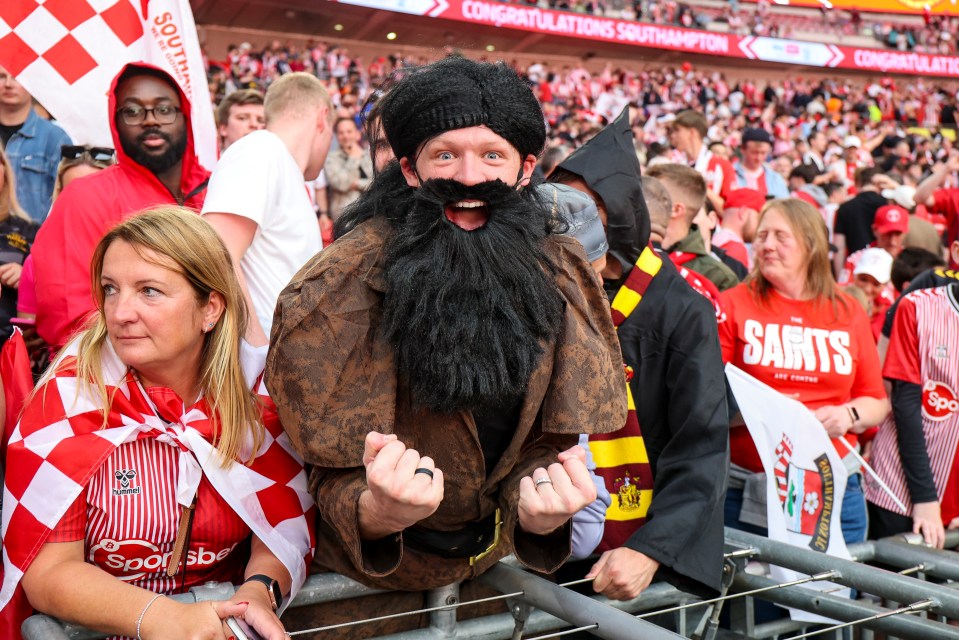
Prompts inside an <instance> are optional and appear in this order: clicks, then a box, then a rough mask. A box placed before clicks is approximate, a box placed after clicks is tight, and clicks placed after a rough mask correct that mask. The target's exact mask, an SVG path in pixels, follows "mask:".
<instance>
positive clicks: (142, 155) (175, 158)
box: [120, 129, 186, 173]
mask: <svg viewBox="0 0 959 640" xmlns="http://www.w3.org/2000/svg"><path fill="white" fill-rule="evenodd" d="M147 135H158V136H160V137H161V138H163V139H164V140H166V141H167V143H169V145H170V146H169V147H168V148H167V150H166V151H165V152H163V155H160V156H157V155H153V154H151V153H149V152H147V151H146V149H144V148H143V139H144V138H145V137H146V136H147ZM120 143H121V144H122V145H123V150H124V151H125V152H126V154H127V155H128V156H130V159H131V160H133V161H134V162H136V163H137V164H139V165H142V166H144V167H146V168H147V169H148V170H149V171H150V173H163V172H164V171H167V170H168V169H170V168H172V167H173V166H174V165H175V164H176V163H177V162H179V161H180V160H181V159H182V158H183V154H184V153H186V132H184V134H183V136H181V137H180V139H179V140H174V139H173V137H172V136H170V135H169V134H167V133H165V132H163V131H160V130H158V129H147V130H146V131H144V132H143V133H141V134H140V135H138V136H137V138H136V140H135V141H134V143H133V144H130V145H128V144H127V142H126V141H125V140H123V139H121V140H120Z"/></svg>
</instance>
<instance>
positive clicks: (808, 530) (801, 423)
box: [726, 364, 850, 622]
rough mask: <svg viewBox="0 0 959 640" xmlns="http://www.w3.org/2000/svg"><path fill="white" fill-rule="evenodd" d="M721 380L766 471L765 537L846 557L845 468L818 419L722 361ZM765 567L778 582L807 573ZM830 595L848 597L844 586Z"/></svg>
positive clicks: (798, 614)
mask: <svg viewBox="0 0 959 640" xmlns="http://www.w3.org/2000/svg"><path fill="white" fill-rule="evenodd" d="M726 378H727V379H728V380H729V386H730V388H732V391H733V395H735V396H736V402H737V404H739V410H740V412H741V413H742V416H743V420H744V421H745V422H746V427H747V428H748V429H749V435H751V436H752V439H753V442H754V443H755V444H756V450H757V451H758V452H759V457H760V458H761V459H762V462H763V469H764V471H765V472H766V515H767V518H768V527H769V534H768V535H769V538H770V539H771V540H778V541H780V542H787V543H789V544H793V545H796V546H798V547H805V548H808V549H813V550H816V551H822V552H824V553H828V554H829V555H831V556H836V557H837V558H844V559H846V560H849V559H850V555H849V551H848V549H846V541H845V540H844V539H843V537H842V528H841V527H840V524H839V514H840V513H841V512H842V496H843V494H844V493H845V491H846V476H847V473H846V467H845V465H844V464H843V462H842V459H841V458H840V457H839V454H838V453H836V449H835V447H833V444H832V441H831V440H830V439H829V436H828V435H827V434H826V430H825V429H824V428H823V426H822V423H821V422H819V420H817V419H816V416H814V415H813V414H812V412H811V411H809V409H807V408H806V407H805V406H803V404H802V403H801V402H799V401H798V400H793V399H792V398H787V397H786V396H784V395H782V394H781V393H779V392H778V391H776V390H775V389H773V388H772V387H770V386H768V385H766V384H763V383H762V382H760V381H759V380H756V379H755V378H753V377H752V376H750V375H749V374H747V373H745V372H744V371H742V370H741V369H739V368H737V367H735V366H733V365H731V364H727V365H726ZM770 571H771V573H772V577H773V579H774V580H777V581H779V582H790V581H793V580H798V579H800V578H804V577H806V576H805V575H804V574H801V573H798V572H796V571H791V570H789V569H784V568H783V567H777V566H775V565H772V566H771V567H770ZM803 586H804V587H807V588H810V589H817V590H819V591H823V590H827V589H828V590H832V589H834V588H835V586H834V585H833V584H831V583H829V582H810V583H807V584H804V585H803ZM831 595H836V596H844V597H849V590H848V589H842V590H840V591H836V592H834V593H832V594H831ZM789 611H790V614H791V615H792V617H793V619H794V620H805V621H808V622H833V621H832V620H829V619H828V618H823V617H822V616H817V615H815V614H811V613H807V612H805V611H800V610H797V609H790V610H789Z"/></svg>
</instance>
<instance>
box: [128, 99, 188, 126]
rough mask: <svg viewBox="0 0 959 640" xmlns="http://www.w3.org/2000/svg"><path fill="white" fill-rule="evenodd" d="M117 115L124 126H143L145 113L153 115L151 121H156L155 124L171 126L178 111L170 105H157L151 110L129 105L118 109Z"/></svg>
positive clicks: (145, 117)
mask: <svg viewBox="0 0 959 640" xmlns="http://www.w3.org/2000/svg"><path fill="white" fill-rule="evenodd" d="M117 113H119V114H120V118H122V119H123V122H124V124H128V125H130V126H134V125H138V124H143V122H144V121H145V120H146V119H147V113H152V114H153V119H154V120H156V121H157V124H173V123H174V122H176V117H177V115H178V114H179V113H180V109H179V108H178V107H174V106H173V105H172V104H158V105H157V106H155V107H153V108H152V109H147V108H146V107H141V106H139V105H135V104H131V105H128V106H126V107H120V108H119V109H117Z"/></svg>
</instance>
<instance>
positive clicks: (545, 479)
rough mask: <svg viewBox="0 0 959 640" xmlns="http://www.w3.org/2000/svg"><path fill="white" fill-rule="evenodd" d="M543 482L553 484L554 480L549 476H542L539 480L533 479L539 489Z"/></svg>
mask: <svg viewBox="0 0 959 640" xmlns="http://www.w3.org/2000/svg"><path fill="white" fill-rule="evenodd" d="M541 484H553V481H552V480H550V479H549V478H540V479H539V480H534V481H533V486H534V487H536V488H537V489H538V488H539V486H540V485H541Z"/></svg>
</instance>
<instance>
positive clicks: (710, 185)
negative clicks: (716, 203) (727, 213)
mask: <svg viewBox="0 0 959 640" xmlns="http://www.w3.org/2000/svg"><path fill="white" fill-rule="evenodd" d="M693 168H694V169H696V171H698V172H699V173H700V174H702V176H703V178H704V179H705V180H706V188H707V189H708V190H710V191H712V192H714V193H718V194H719V196H720V197H721V198H722V199H723V200H725V199H726V198H727V197H729V192H730V191H732V190H733V184H734V181H735V180H736V173H735V171H734V170H733V165H732V164H730V162H729V161H728V160H726V159H724V158H720V157H719V156H717V155H715V154H714V153H713V152H712V151H710V150H709V149H707V148H706V146H705V145H703V148H702V149H701V150H700V152H699V157H698V158H696V164H695V165H694V166H693Z"/></svg>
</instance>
